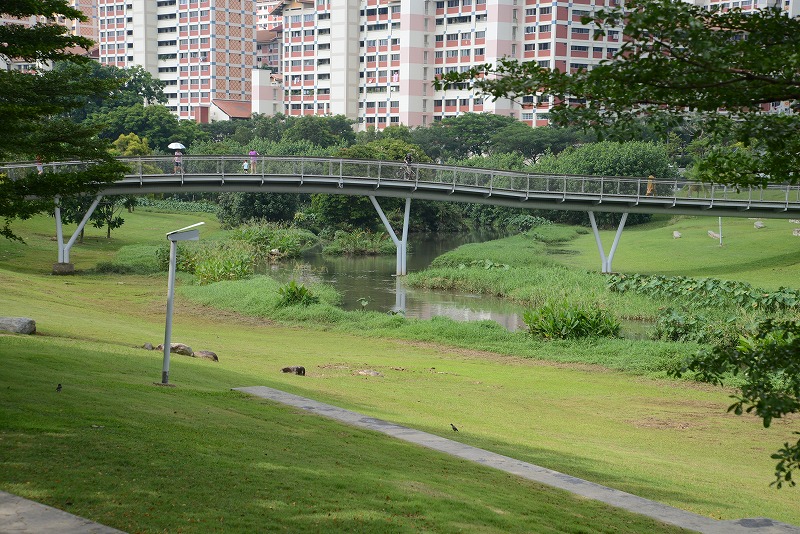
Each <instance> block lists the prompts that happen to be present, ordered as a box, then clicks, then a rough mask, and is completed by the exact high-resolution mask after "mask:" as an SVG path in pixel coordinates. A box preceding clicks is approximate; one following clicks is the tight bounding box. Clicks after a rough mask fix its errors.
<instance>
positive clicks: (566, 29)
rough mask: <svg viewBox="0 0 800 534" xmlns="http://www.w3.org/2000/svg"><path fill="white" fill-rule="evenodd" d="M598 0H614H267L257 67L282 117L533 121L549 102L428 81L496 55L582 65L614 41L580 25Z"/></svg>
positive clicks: (366, 121) (380, 123)
mask: <svg viewBox="0 0 800 534" xmlns="http://www.w3.org/2000/svg"><path fill="white" fill-rule="evenodd" d="M607 1H612V2H613V1H614V0H573V1H571V2H570V1H562V0H555V1H553V0H549V1H547V2H542V1H541V0H440V1H433V0H417V1H411V0H338V1H332V0H300V1H283V2H278V3H274V2H270V4H275V5H274V6H271V11H270V13H271V16H272V17H273V19H274V20H276V21H279V22H281V23H282V24H281V25H280V26H273V31H274V33H273V34H270V35H269V39H270V41H261V42H260V46H261V56H260V57H261V62H260V65H261V66H264V67H266V66H273V69H272V70H273V71H274V72H275V73H279V74H280V76H281V78H280V80H281V82H282V84H283V90H284V104H285V113H287V114H288V115H294V116H296V115H309V114H343V115H346V116H348V117H350V118H352V119H353V120H355V121H357V123H358V126H359V128H360V129H366V128H369V127H375V128H379V129H381V128H385V127H386V126H389V125H392V124H405V125H407V126H425V125H428V124H431V123H433V122H435V121H438V120H441V119H443V118H445V117H451V116H456V115H459V114H462V113H468V112H478V113H480V112H489V113H499V114H503V115H509V116H513V117H516V118H517V119H520V120H522V121H524V122H527V123H528V124H531V125H542V124H547V122H548V115H547V112H548V110H549V108H550V106H551V102H546V101H545V102H538V101H536V100H535V99H534V98H528V99H526V100H525V101H524V102H522V103H514V102H511V101H510V100H505V99H499V100H492V99H484V98H481V97H479V96H477V95H476V94H475V93H474V92H473V91H472V90H470V89H468V88H467V87H457V88H451V89H448V90H445V91H436V90H435V89H434V88H433V85H432V81H433V80H434V79H435V78H436V77H437V76H440V75H442V74H445V73H448V72H452V71H455V72H464V71H467V70H469V69H470V68H472V67H475V66H478V65H482V64H484V63H496V62H497V61H498V60H500V59H501V58H504V57H511V58H517V59H521V60H527V61H537V62H538V63H539V64H541V65H542V66H547V67H551V68H558V69H561V70H567V69H570V70H576V69H578V68H588V67H589V66H590V65H592V64H594V63H597V62H598V61H600V60H601V59H603V58H606V57H609V56H610V55H611V54H613V53H614V52H616V50H617V48H618V47H619V40H620V38H621V33H620V31H619V30H614V29H611V30H609V31H608V32H607V33H606V36H605V37H603V38H601V39H599V40H593V35H592V32H593V30H592V28H591V27H590V26H588V25H584V24H582V23H581V22H580V19H581V17H582V16H583V15H585V14H588V13H590V12H591V10H592V9H594V7H595V6H605V5H606V3H607ZM265 37H266V35H265ZM276 44H280V48H277V47H276ZM267 50H269V54H267V53H266V51H267ZM279 54H280V59H279V61H280V63H279V68H274V62H275V59H276V58H277V57H278V55H279ZM267 55H269V56H270V59H269V60H268V59H267ZM270 83H273V84H274V81H271V82H270ZM255 107H258V108H259V109H261V108H263V106H260V105H259V104H257V103H256V105H255Z"/></svg>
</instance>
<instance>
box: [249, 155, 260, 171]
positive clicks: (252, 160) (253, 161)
mask: <svg viewBox="0 0 800 534" xmlns="http://www.w3.org/2000/svg"><path fill="white" fill-rule="evenodd" d="M249 154H250V174H255V172H256V163H257V162H258V156H259V155H260V154H259V153H258V151H257V150H251V151H250V153H249Z"/></svg>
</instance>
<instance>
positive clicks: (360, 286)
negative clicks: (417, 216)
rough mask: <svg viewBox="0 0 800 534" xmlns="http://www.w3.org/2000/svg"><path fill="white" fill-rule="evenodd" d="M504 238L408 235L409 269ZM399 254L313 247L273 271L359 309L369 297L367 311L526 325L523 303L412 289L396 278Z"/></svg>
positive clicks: (472, 234)
mask: <svg viewBox="0 0 800 534" xmlns="http://www.w3.org/2000/svg"><path fill="white" fill-rule="evenodd" d="M497 237H500V236H499V235H498V234H496V233H491V232H470V233H459V234H422V235H412V236H409V244H410V248H411V253H410V254H409V256H408V270H409V271H420V270H422V269H424V268H426V267H427V266H429V265H430V263H431V261H433V259H434V258H435V257H437V256H439V255H441V254H444V253H445V252H447V251H448V250H452V249H454V248H456V247H458V246H460V245H463V244H465V243H474V242H481V241H486V240H489V239H496V238H497ZM395 261H396V260H395V256H394V255H391V256H372V257H340V256H323V255H322V254H320V253H319V251H316V250H312V251H309V252H307V253H306V254H304V255H303V257H302V258H301V261H300V262H296V263H291V262H290V263H287V264H281V265H273V266H271V268H270V274H271V275H272V276H274V277H276V278H278V279H279V280H283V281H289V280H290V279H292V278H294V279H295V280H297V281H298V282H304V283H305V282H312V281H315V282H324V283H326V284H331V285H333V286H334V287H335V288H336V289H337V290H338V291H339V292H340V293H341V294H342V307H343V308H344V309H346V310H360V309H361V308H362V305H361V303H360V302H359V299H362V298H363V299H367V300H368V301H369V303H368V304H367V305H366V309H367V310H372V311H379V312H391V311H395V312H404V313H405V316H406V317H416V318H420V319H430V318H431V317H435V316H444V317H449V318H451V319H454V320H456V321H480V320H491V321H496V322H498V323H500V324H501V325H503V326H505V327H506V328H508V329H509V330H512V331H513V330H517V329H519V328H520V327H522V326H523V322H522V310H521V309H520V308H519V306H516V305H514V304H510V303H508V302H506V301H503V300H501V299H496V298H491V297H487V296H484V295H476V294H469V293H459V292H452V291H431V290H423V289H415V288H411V287H407V286H406V285H405V284H404V282H403V279H402V277H399V278H398V277H396V276H395V275H394V273H395V267H396V266H395Z"/></svg>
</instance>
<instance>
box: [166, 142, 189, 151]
mask: <svg viewBox="0 0 800 534" xmlns="http://www.w3.org/2000/svg"><path fill="white" fill-rule="evenodd" d="M167 148H171V149H172V150H183V149H185V148H186V147H185V146H183V145H182V144H180V143H177V142H176V143H170V144H168V145H167Z"/></svg>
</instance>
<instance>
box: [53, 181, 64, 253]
mask: <svg viewBox="0 0 800 534" xmlns="http://www.w3.org/2000/svg"><path fill="white" fill-rule="evenodd" d="M60 200H61V199H60V198H59V196H58V195H56V213H55V216H56V240H57V241H58V263H64V231H63V230H62V228H61V206H60V204H59V202H60Z"/></svg>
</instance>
